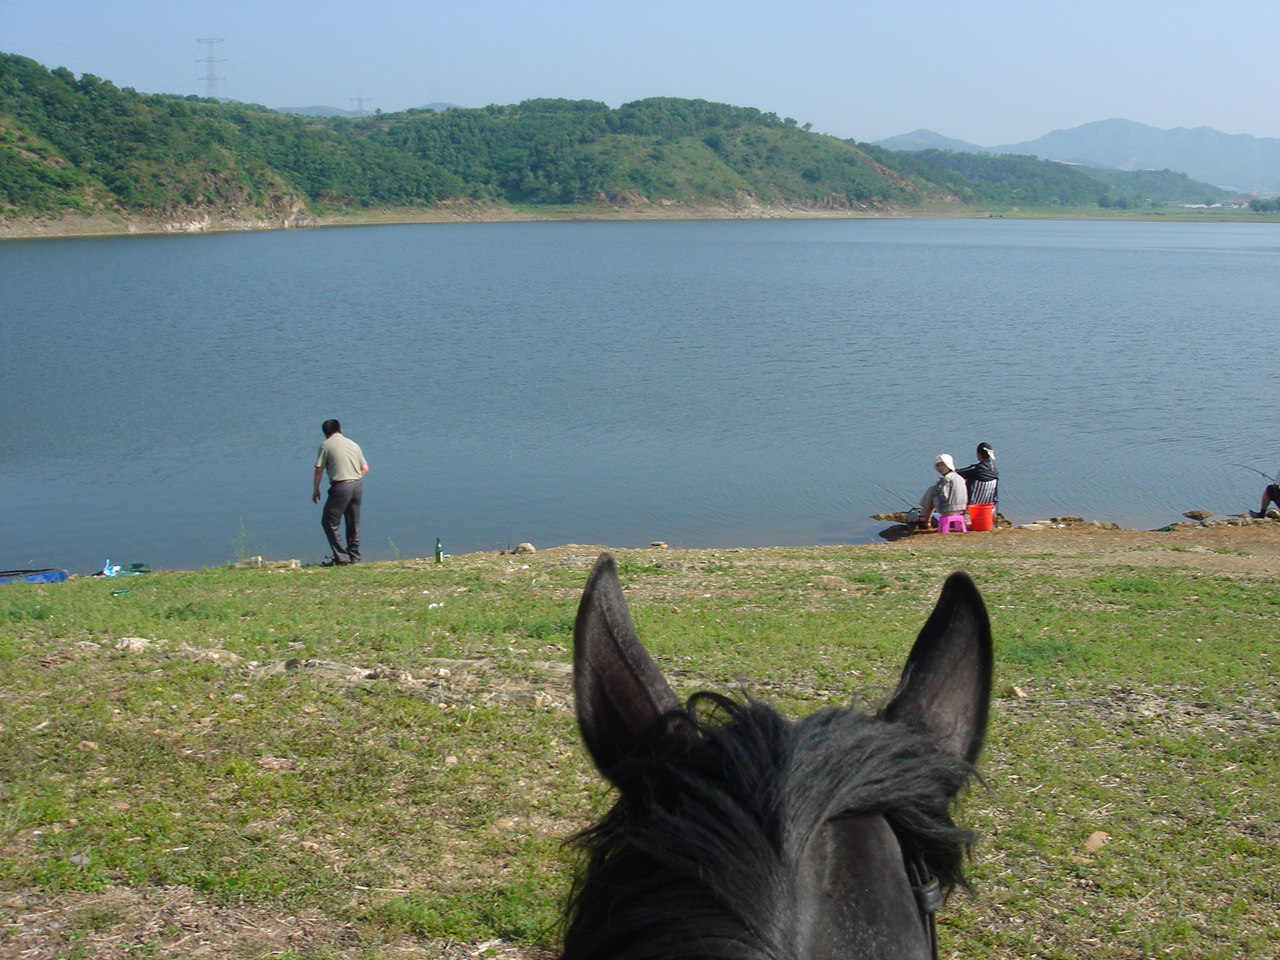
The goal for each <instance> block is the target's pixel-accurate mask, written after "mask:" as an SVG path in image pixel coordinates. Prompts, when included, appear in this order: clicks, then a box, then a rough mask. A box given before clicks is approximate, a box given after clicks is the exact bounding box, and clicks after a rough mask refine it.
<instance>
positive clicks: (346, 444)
mask: <svg viewBox="0 0 1280 960" xmlns="http://www.w3.org/2000/svg"><path fill="white" fill-rule="evenodd" d="M320 429H321V430H323V431H324V443H322V444H320V451H319V453H317V454H316V472H315V482H314V484H313V485H312V488H311V502H312V503H319V502H320V478H321V477H323V476H324V474H325V473H326V471H327V472H328V474H329V496H328V498H327V499H326V500H325V502H324V513H323V514H321V519H320V525H321V526H322V527H324V535H325V536H326V537H328V538H329V548H330V549H331V550H332V551H333V558H332V559H331V560H328V561H326V562H325V564H324V565H325V566H327V567H340V566H345V565H346V564H349V563H359V562H360V503H361V501H362V500H363V499H364V483H363V480H362V478H363V477H364V475H365V474H366V473H368V472H369V464H368V463H367V462H366V461H365V459H364V454H363V453H362V452H361V451H360V444H358V443H356V442H355V441H354V440H348V439H347V438H346V437H344V436H343V435H342V424H340V423H339V422H338V421H337V420H326V421H325V422H324V423H323V424H322V425H321V427H320ZM343 520H345V521H346V525H347V543H346V546H343V544H342V540H341V538H340V537H339V536H338V530H339V528H340V526H341V525H342V522H343Z"/></svg>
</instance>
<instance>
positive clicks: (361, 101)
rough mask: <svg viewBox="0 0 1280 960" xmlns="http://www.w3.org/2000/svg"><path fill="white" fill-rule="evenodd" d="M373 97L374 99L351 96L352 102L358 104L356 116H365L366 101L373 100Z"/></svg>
mask: <svg viewBox="0 0 1280 960" xmlns="http://www.w3.org/2000/svg"><path fill="white" fill-rule="evenodd" d="M372 99H373V97H352V98H351V102H352V103H354V104H355V105H356V116H357V117H363V116H364V105H365V102H366V101H368V100H372Z"/></svg>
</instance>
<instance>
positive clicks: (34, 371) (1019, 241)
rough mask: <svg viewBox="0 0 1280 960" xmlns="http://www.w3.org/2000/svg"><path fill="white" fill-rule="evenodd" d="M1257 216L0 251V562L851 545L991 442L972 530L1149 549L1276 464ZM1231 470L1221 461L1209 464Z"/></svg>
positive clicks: (1255, 491) (1266, 278) (327, 238)
mask: <svg viewBox="0 0 1280 960" xmlns="http://www.w3.org/2000/svg"><path fill="white" fill-rule="evenodd" d="M1278 254H1280V226H1278V225H1276V224H1240V223H1222V224H1204V223H1194V224H1192V223H1149V222H1139V223H1123V222H1079V221H1061V222H1058V221H1018V220H928V219H909V220H817V221H803V220H784V221H732V222H706V221H700V222H638V223H637V222H626V223H615V222H573V223H492V224H424V225H406V226H378V227H355V228H342V229H321V230H307V231H295V232H278V233H253V234H220V235H210V236H174V237H129V238H109V239H62V240H36V241H9V242H5V243H2V244H0V304H3V307H0V309H2V310H3V318H2V319H0V329H2V330H3V337H4V349H3V351H2V355H0V381H2V382H3V390H4V409H5V412H6V417H5V421H6V428H7V434H8V440H7V444H6V454H5V457H4V486H5V489H6V490H7V491H8V492H9V496H10V501H9V504H8V506H7V508H6V510H5V529H6V533H7V536H6V537H5V538H4V545H3V549H2V550H0V567H3V568H24V567H41V566H59V567H66V568H67V569H70V570H72V571H73V572H79V573H89V572H92V571H94V570H96V569H99V568H100V567H101V566H102V564H103V563H104V561H105V560H107V559H108V558H110V560H111V561H112V562H113V563H125V564H127V563H133V562H141V563H147V564H150V565H151V566H152V567H154V568H156V569H163V568H194V567H204V566H212V565H217V564H222V563H225V562H227V561H228V560H231V559H234V558H235V557H236V556H237V555H238V554H243V555H249V554H261V555H263V556H265V557H267V558H269V559H286V558H298V559H301V560H303V561H306V562H312V561H318V560H319V559H321V558H322V557H323V556H324V554H325V553H326V552H327V550H326V544H325V541H324V538H323V534H322V533H321V531H320V527H319V516H320V508H319V507H318V506H316V505H313V504H312V503H311V500H310V492H311V473H312V466H313V464H314V457H315V452H316V447H317V446H318V444H319V442H320V441H321V440H322V439H323V437H322V435H321V433H320V423H321V421H323V420H324V419H326V418H328V417H337V418H339V419H340V420H341V421H342V422H343V427H344V432H345V433H346V434H347V435H348V436H349V437H351V438H352V439H354V440H356V441H357V442H359V443H360V444H361V445H362V447H363V448H364V451H365V454H366V456H367V457H368V459H369V462H370V464H371V467H372V469H371V472H370V474H369V477H368V479H367V481H366V484H365V490H366V493H365V521H364V525H363V537H364V553H365V556H366V559H371V560H377V559H388V558H392V557H396V556H427V555H429V554H430V553H431V552H432V549H433V547H434V544H435V538H436V537H440V538H441V540H442V541H443V544H444V548H445V550H446V551H447V552H453V553H459V552H467V551H474V550H496V549H500V548H504V547H506V546H508V545H513V544H516V543H519V542H521V541H529V542H532V543H533V544H535V545H536V546H537V547H539V548H544V547H550V546H555V545H558V544H563V543H570V542H576V543H597V544H607V545H610V546H615V547H634V546H644V545H647V544H648V543H649V542H650V541H652V540H665V541H667V542H668V543H670V544H671V545H672V546H691V547H692V546H722V547H731V546H750V545H766V544H815V543H846V542H849V543H852V542H867V541H871V540H874V539H875V538H876V535H877V532H878V531H879V530H880V529H881V528H882V527H883V526H884V525H883V524H879V523H876V522H875V521H872V520H870V519H869V515H870V514H872V513H877V512H882V511H889V510H896V509H902V508H904V507H905V506H906V505H908V504H909V503H912V502H914V501H915V500H916V499H917V498H918V497H919V495H920V493H921V491H922V490H923V489H924V488H925V486H926V485H927V484H928V483H929V482H930V480H931V479H932V478H933V476H934V474H933V471H932V466H931V465H932V462H933V458H934V456H935V455H936V454H937V453H939V452H944V451H945V452H948V453H951V454H953V455H954V456H955V458H956V460H957V462H958V463H959V464H965V463H969V462H971V461H972V460H973V456H972V455H973V451H974V447H975V446H976V445H977V443H978V442H979V441H988V442H990V443H991V444H992V445H993V446H994V447H995V449H996V451H997V457H998V463H999V465H1000V469H1001V476H1002V480H1001V509H1002V510H1003V512H1005V513H1006V514H1007V515H1008V516H1009V517H1010V518H1011V519H1013V520H1014V521H1026V520H1031V519H1037V518H1044V517H1048V516H1055V515H1067V514H1070V515H1078V516H1085V517H1089V518H1093V519H1102V520H1113V521H1116V522H1118V523H1120V524H1122V525H1125V526H1135V527H1156V526H1161V525H1163V524H1166V523H1169V522H1170V521H1173V520H1177V519H1180V515H1181V513H1182V512H1183V511H1184V510H1189V509H1193V508H1200V509H1205V510H1210V511H1213V512H1214V513H1218V514H1225V513H1233V512H1242V511H1244V510H1245V509H1247V508H1249V507H1256V506H1257V501H1258V499H1259V493H1260V491H1261V487H1262V482H1263V481H1262V478H1261V477H1259V476H1257V475H1256V474H1253V473H1251V472H1250V471H1249V469H1247V468H1248V467H1254V468H1257V469H1260V470H1263V471H1266V472H1274V471H1275V469H1276V468H1277V467H1280V429H1278V426H1280V425H1278V423H1277V413H1276V411H1277V401H1278V400H1280V390H1278V389H1277V387H1278V385H1280V378H1278V376H1277V369H1278V367H1280V365H1278V364H1277V361H1276V358H1275V343H1276V330H1277V320H1276V302H1277V293H1278V292H1280V256H1277V255H1278ZM1239 464H1243V466H1238V465H1239Z"/></svg>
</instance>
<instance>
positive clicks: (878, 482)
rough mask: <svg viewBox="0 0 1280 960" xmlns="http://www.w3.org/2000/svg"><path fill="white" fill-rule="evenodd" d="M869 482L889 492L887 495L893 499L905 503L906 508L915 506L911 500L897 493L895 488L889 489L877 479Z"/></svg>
mask: <svg viewBox="0 0 1280 960" xmlns="http://www.w3.org/2000/svg"><path fill="white" fill-rule="evenodd" d="M871 483H872V484H874V485H875V486H877V487H879V488H880V489H881V490H883V491H884V492H885V493H887V494H889V496H891V497H893V498H894V499H895V500H901V501H902V502H903V503H905V504H906V505H907V509H908V510H909V509H911V508H912V507H914V506H915V504H914V503H912V502H911V501H909V500H908V499H907V498H906V497H904V496H903V495H902V494H900V493H898V492H897V491H896V490H890V489H889V488H888V487H887V486H886V485H885V484H883V483H881V482H880V481H878V480H872V481H871Z"/></svg>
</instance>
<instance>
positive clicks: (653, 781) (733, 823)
mask: <svg viewBox="0 0 1280 960" xmlns="http://www.w3.org/2000/svg"><path fill="white" fill-rule="evenodd" d="M990 688H991V632H990V627H989V625H988V620H987V614H986V610H985V608H984V606H983V603H982V598H981V596H980V595H979V593H978V590H977V588H976V587H975V586H974V585H973V582H972V581H971V580H970V579H969V578H968V577H967V576H965V575H964V574H960V573H957V574H953V575H952V576H951V577H950V578H949V579H948V580H947V582H946V584H945V585H944V587H943V590H942V594H941V597H940V599H939V600H938V603H937V605H936V607H935V608H934V610H933V613H932V614H931V615H930V616H929V618H928V620H927V622H926V623H925V625H924V627H923V629H922V630H921V632H920V635H919V637H918V638H917V640H916V643H915V646H914V647H913V648H912V650H911V653H910V654H909V655H908V657H907V661H906V664H905V666H904V668H903V671H902V677H901V680H900V681H899V684H898V687H897V689H896V690H895V692H894V693H893V695H892V697H891V698H890V699H889V702H888V704H887V705H886V706H885V707H884V708H883V709H882V710H881V711H880V712H879V713H878V714H877V715H875V716H868V715H864V714H862V713H859V712H858V711H856V710H853V709H841V708H826V709H824V710H820V711H818V712H817V713H814V714H812V715H810V716H808V717H805V718H804V719H802V720H800V721H798V722H795V723H792V722H790V721H787V720H785V719H784V718H782V717H781V716H780V715H779V714H778V713H776V712H775V711H774V710H772V709H771V708H770V707H767V706H765V705H763V704H760V703H757V702H753V701H748V702H745V703H743V702H738V701H734V700H730V699H728V698H726V697H722V696H719V695H716V694H710V693H700V694H695V695H694V697H693V698H691V699H690V701H689V702H688V703H687V704H682V703H681V702H680V700H679V698H678V697H677V696H676V695H675V692H674V691H673V690H672V689H671V686H670V684H669V683H668V682H667V680H666V679H665V678H664V677H663V675H662V672H661V671H660V670H659V668H658V666H657V664H656V663H655V662H654V660H653V658H652V657H651V656H650V655H649V653H648V652H647V651H646V650H645V648H644V646H643V645H642V644H641V643H640V640H639V639H638V637H637V636H636V631H635V628H634V626H633V624H632V621H631V616H630V614H629V612H628V610H627V606H626V603H625V601H624V599H623V596H622V588H621V585H620V584H619V582H618V576H617V569H616V566H615V564H614V561H613V558H612V557H611V556H609V555H608V554H604V555H602V556H601V557H600V559H599V560H598V561H597V563H596V565H595V568H594V569H593V570H592V573H591V576H590V579H589V580H588V582H587V586H586V590H585V592H584V594H583V597H582V602H581V604H580V606H579V609H578V617H577V621H576V623H575V626H574V692H575V695H576V700H577V713H578V725H579V729H580V731H581V734H582V739H583V742H584V743H585V744H586V747H587V750H588V752H589V753H590V755H591V758H592V760H593V761H594V762H595V765H596V767H597V768H598V769H599V771H600V772H601V774H603V775H604V777H605V778H607V779H608V780H609V781H610V782H611V783H612V784H613V785H614V786H615V787H617V789H618V799H617V802H616V803H615V804H614V806H613V808H612V809H611V810H610V812H609V813H608V814H607V815H606V816H605V817H604V819H603V820H602V821H601V822H600V823H598V824H597V825H596V826H594V827H592V828H591V829H589V830H587V831H585V832H584V833H583V834H582V836H581V838H580V839H581V841H582V843H583V846H584V847H585V848H586V851H587V859H586V864H585V867H584V870H583V872H582V874H581V875H580V877H579V879H578V883H577V886H576V888H575V892H574V895H573V899H572V902H571V906H570V912H569V923H568V926H567V928H566V933H565V944H564V954H563V957H564V960H682V958H688V960H693V958H699V960H837V958H839V960H854V958H858V960H889V958H893V960H917V958H919V960H927V958H929V957H930V956H932V955H934V953H935V946H934V943H933V910H934V908H936V906H937V905H938V904H939V903H941V901H942V899H943V897H944V896H945V893H946V892H947V891H949V890H950V888H951V887H952V886H954V885H955V884H957V883H962V882H963V873H962V869H961V868H962V863H963V854H964V850H965V848H966V846H967V844H968V843H969V842H970V841H971V839H972V837H971V835H970V834H968V833H967V832H966V831H963V830H961V829H959V828H957V827H956V825H955V824H954V823H953V822H952V820H951V816H950V807H951V805H952V802H953V800H954V799H955V797H956V794H957V793H958V791H959V790H960V789H961V787H962V786H963V785H964V783H965V781H966V780H967V779H968V777H969V775H970V773H971V772H972V769H973V763H974V761H976V759H977V757H978V754H979V752H980V751H981V749H982V742H983V737H984V733H985V730H986V723H987V709H988V702H989V697H990Z"/></svg>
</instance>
